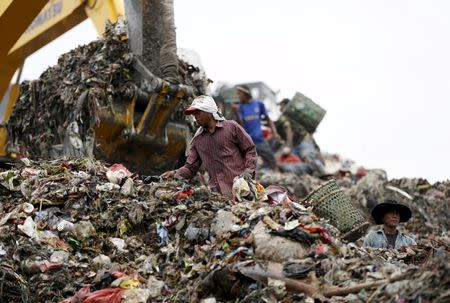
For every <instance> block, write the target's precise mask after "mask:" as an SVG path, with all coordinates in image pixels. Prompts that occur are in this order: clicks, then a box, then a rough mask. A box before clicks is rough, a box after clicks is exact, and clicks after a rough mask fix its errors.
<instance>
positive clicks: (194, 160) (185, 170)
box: [161, 144, 202, 179]
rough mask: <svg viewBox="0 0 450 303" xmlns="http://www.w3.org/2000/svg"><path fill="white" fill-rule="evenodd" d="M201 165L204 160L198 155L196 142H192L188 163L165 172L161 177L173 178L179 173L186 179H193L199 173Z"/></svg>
mask: <svg viewBox="0 0 450 303" xmlns="http://www.w3.org/2000/svg"><path fill="white" fill-rule="evenodd" d="M201 165H202V160H201V159H200V156H199V155H198V152H197V149H196V148H195V144H192V145H191V149H190V151H189V156H188V158H187V160H186V163H185V164H184V165H183V166H182V167H180V168H179V169H177V170H171V171H167V172H165V173H163V174H162V175H161V177H163V178H171V177H175V176H177V175H179V176H181V177H183V178H185V179H191V178H193V177H194V176H195V175H196V174H197V172H198V170H199V169H200V166H201Z"/></svg>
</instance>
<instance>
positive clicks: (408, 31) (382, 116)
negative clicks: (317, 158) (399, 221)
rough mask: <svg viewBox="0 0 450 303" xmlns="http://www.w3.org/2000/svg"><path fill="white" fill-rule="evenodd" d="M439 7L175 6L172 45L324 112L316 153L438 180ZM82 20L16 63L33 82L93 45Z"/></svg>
mask: <svg viewBox="0 0 450 303" xmlns="http://www.w3.org/2000/svg"><path fill="white" fill-rule="evenodd" d="M449 11H450V1H446V0H441V1H439V0H377V1H368V0H354V1H350V0H340V1H336V0H316V1H306V0H284V1H283V0H279V1H269V0H246V1H238V0H227V1H224V0H222V1H218V0H189V1H186V0H175V19H176V26H177V40H178V46H179V47H183V48H189V49H193V50H195V51H196V52H197V53H198V54H199V55H200V57H201V60H202V63H203V66H204V68H205V69H206V72H207V74H208V76H209V77H210V78H211V79H213V80H214V81H216V82H217V81H227V82H231V83H236V82H242V81H264V82H266V83H267V84H268V85H269V86H270V87H272V88H273V89H274V90H280V94H279V98H280V99H281V98H283V97H292V96H293V95H294V93H295V91H300V92H302V93H303V94H305V95H306V96H308V97H310V98H311V99H313V100H314V101H315V102H316V103H318V104H319V105H321V106H322V107H323V108H325V109H326V110H327V114H326V116H325V118H324V120H323V121H322V123H321V125H320V126H319V128H318V131H317V133H316V135H315V137H316V140H317V141H318V143H319V145H320V146H321V148H322V150H324V151H328V152H332V153H338V154H340V155H342V156H343V157H346V158H350V159H353V160H355V161H356V162H357V163H359V164H361V165H364V166H365V167H368V168H383V169H385V170H386V171H387V172H388V176H389V178H399V177H423V178H427V179H428V180H429V181H431V182H435V181H439V180H446V179H449V175H450V161H449V160H448V159H447V157H448V156H449V155H450V140H449V133H450V123H449V120H450V110H449V109H450V103H449V100H450V77H449V71H450V55H449V54H450V18H449V14H448V12H449ZM96 36H97V34H96V33H95V31H94V28H93V26H92V25H91V24H90V22H84V23H83V24H81V25H80V26H78V27H77V28H74V29H73V30H72V31H70V32H69V33H67V34H65V35H64V36H63V37H61V38H60V39H58V40H57V41H55V42H53V43H51V44H50V45H48V46H46V47H44V48H43V49H41V50H40V51H38V52H36V53H35V54H34V55H32V56H31V57H29V58H28V59H27V62H26V65H25V70H24V73H23V76H24V78H28V79H31V78H37V77H38V76H39V74H40V73H41V72H42V71H43V70H44V69H45V68H46V67H47V66H49V65H53V64H55V63H56V60H57V56H58V55H59V54H61V53H64V52H67V51H68V50H70V49H72V48H74V47H76V46H77V45H78V44H84V43H88V42H90V41H92V40H93V39H95V38H96Z"/></svg>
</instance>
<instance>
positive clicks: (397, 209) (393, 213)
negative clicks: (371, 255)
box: [364, 200, 416, 249]
mask: <svg viewBox="0 0 450 303" xmlns="http://www.w3.org/2000/svg"><path fill="white" fill-rule="evenodd" d="M372 218H373V219H374V220H375V223H376V224H383V228H381V229H379V230H377V231H373V232H371V233H369V234H368V235H367V236H366V237H365V238H364V246H368V247H375V248H395V249H398V248H400V247H403V246H410V245H416V241H414V239H412V238H410V237H408V236H407V235H405V234H403V233H401V232H399V231H398V230H397V226H398V224H399V223H400V222H406V221H408V220H409V219H410V218H411V210H410V209H409V207H408V206H406V205H403V204H400V203H398V202H397V201H394V200H387V201H385V202H383V203H380V204H378V205H376V206H375V207H374V208H373V210H372Z"/></svg>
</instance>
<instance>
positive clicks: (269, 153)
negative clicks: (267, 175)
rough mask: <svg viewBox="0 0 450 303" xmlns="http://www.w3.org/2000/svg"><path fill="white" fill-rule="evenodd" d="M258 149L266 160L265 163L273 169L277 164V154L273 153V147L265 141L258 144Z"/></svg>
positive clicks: (259, 153) (259, 154)
mask: <svg viewBox="0 0 450 303" xmlns="http://www.w3.org/2000/svg"><path fill="white" fill-rule="evenodd" d="M256 151H257V152H258V156H260V157H261V158H262V159H263V160H264V163H265V164H266V165H267V166H268V167H270V168H272V169H273V168H275V167H276V166H277V161H276V159H275V155H274V154H273V150H272V147H270V145H269V143H267V142H266V141H264V142H261V143H258V144H256Z"/></svg>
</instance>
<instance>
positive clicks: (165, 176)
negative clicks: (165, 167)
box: [161, 170, 177, 179]
mask: <svg viewBox="0 0 450 303" xmlns="http://www.w3.org/2000/svg"><path fill="white" fill-rule="evenodd" d="M176 173H177V171H176V170H169V171H166V172H165V173H162V174H161V178H163V179H168V178H173V177H175V174H176Z"/></svg>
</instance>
